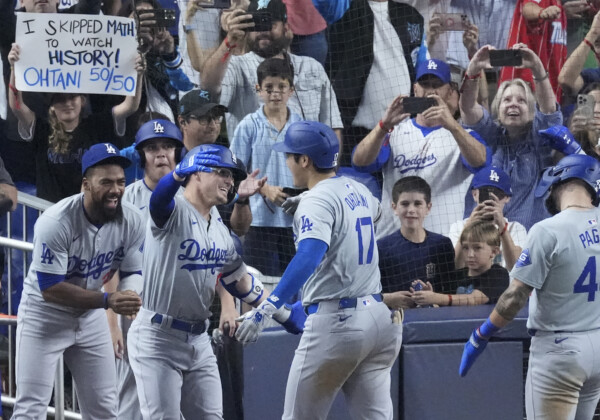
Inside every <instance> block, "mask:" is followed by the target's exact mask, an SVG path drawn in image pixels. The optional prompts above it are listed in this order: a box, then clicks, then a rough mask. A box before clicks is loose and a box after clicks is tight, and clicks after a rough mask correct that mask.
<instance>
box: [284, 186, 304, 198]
mask: <svg viewBox="0 0 600 420" xmlns="http://www.w3.org/2000/svg"><path fill="white" fill-rule="evenodd" d="M282 190H283V193H284V194H287V195H289V196H290V197H296V196H297V195H300V194H302V193H303V192H304V191H308V188H290V187H283V188H282Z"/></svg>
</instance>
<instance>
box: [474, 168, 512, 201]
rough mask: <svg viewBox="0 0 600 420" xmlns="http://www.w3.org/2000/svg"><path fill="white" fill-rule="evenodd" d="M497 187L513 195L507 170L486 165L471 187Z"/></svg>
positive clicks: (475, 177)
mask: <svg viewBox="0 0 600 420" xmlns="http://www.w3.org/2000/svg"><path fill="white" fill-rule="evenodd" d="M481 187H496V188H499V189H500V190H502V191H503V192H504V194H506V195H508V196H511V195H512V194H513V193H512V188H511V187H510V177H509V176H508V174H507V173H506V172H504V171H503V170H502V169H500V168H498V167H496V166H486V167H484V168H483V169H480V170H479V171H478V172H477V173H476V174H475V176H474V177H473V181H472V182H471V188H481Z"/></svg>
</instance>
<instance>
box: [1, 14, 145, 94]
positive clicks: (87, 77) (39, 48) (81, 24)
mask: <svg viewBox="0 0 600 420" xmlns="http://www.w3.org/2000/svg"><path fill="white" fill-rule="evenodd" d="M16 43H17V44H18V46H17V48H13V50H11V55H10V58H9V61H10V60H12V62H11V64H13V63H14V70H15V83H16V86H17V88H18V89H19V90H23V91H39V92H71V93H105V94H112V95H127V96H133V95H135V91H136V83H137V72H138V71H139V69H137V68H136V55H137V39H136V28H135V22H134V20H133V19H128V18H121V17H115V16H101V15H98V16H96V15H94V16H89V15H75V14H73V15H71V14H69V15H65V14H50V13H19V14H17V32H16ZM19 47H20V49H19Z"/></svg>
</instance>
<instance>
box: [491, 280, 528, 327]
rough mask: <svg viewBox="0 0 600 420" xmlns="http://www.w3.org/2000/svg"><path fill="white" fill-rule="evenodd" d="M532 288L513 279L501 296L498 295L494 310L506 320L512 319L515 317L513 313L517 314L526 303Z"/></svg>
mask: <svg viewBox="0 0 600 420" xmlns="http://www.w3.org/2000/svg"><path fill="white" fill-rule="evenodd" d="M532 290H533V288H532V287H531V286H528V285H526V284H525V283H522V282H520V281H518V280H516V279H514V280H513V282H512V283H511V284H510V286H509V287H508V289H506V291H505V292H504V293H502V296H500V299H498V303H497V304H496V312H498V315H500V316H501V317H502V318H504V319H506V320H507V321H512V320H513V319H514V318H515V315H517V313H518V312H519V311H520V310H521V309H522V308H523V307H524V306H525V304H526V303H527V299H528V298H529V294H530V293H531V291H532Z"/></svg>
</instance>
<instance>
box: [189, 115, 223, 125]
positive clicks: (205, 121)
mask: <svg viewBox="0 0 600 420" xmlns="http://www.w3.org/2000/svg"><path fill="white" fill-rule="evenodd" d="M190 118H193V119H195V120H196V121H198V124H200V125H209V124H210V123H211V122H214V123H215V124H221V123H222V122H223V116H222V115H220V116H218V117H215V116H203V117H197V116H196V115H190Z"/></svg>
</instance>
